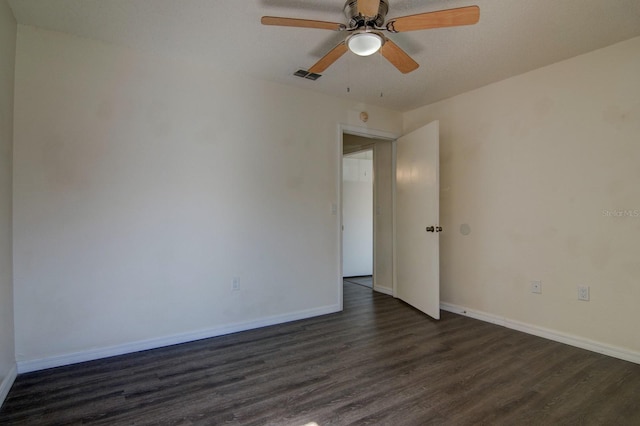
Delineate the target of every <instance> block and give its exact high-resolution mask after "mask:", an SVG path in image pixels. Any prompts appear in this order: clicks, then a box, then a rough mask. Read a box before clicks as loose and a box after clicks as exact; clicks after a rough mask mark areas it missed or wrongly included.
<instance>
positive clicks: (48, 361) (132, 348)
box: [18, 305, 341, 374]
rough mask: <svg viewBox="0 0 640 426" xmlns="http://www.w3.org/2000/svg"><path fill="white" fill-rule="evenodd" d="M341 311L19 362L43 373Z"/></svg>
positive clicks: (333, 308)
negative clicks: (77, 364) (57, 368)
mask: <svg viewBox="0 0 640 426" xmlns="http://www.w3.org/2000/svg"><path fill="white" fill-rule="evenodd" d="M340 311H341V309H340V306H338V305H331V306H324V307H321V308H314V309H308V310H304V311H298V312H292V313H290V314H285V315H276V316H272V317H267V318H263V319H260V320H255V321H248V322H242V323H236V324H230V325H225V326H221V327H215V328H211V329H207V330H200V331H194V332H188V333H182V334H176V335H173V336H166V337H159V338H156V339H148V340H141V341H137V342H131V343H125V344H122V345H116V346H109V347H104V348H97V349H89V350H86V351H81V352H73V353H68V354H64V355H55V356H51V357H47V358H41V359H33V360H26V361H18V372H19V373H20V374H22V373H28V372H31V371H38V370H44V369H46V368H53V367H60V366H63V365H69V364H75V363H78V362H85V361H93V360H96V359H100V358H107V357H111V356H117V355H124V354H128V353H132V352H138V351H145V350H149V349H156V348H160V347H163V346H171V345H177V344H180V343H187V342H192V341H195V340H200V339H207V338H210V337H217V336H223V335H225V334H231V333H237V332H240V331H247V330H251V329H255V328H261V327H267V326H270V325H275V324H282V323H286V322H290V321H297V320H301V319H305V318H311V317H316V316H319V315H327V314H332V313H335V312H340Z"/></svg>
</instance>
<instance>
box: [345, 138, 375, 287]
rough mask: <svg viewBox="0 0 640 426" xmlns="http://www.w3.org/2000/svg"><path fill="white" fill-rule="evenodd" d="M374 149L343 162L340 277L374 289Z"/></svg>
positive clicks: (353, 154) (352, 154) (346, 158)
mask: <svg viewBox="0 0 640 426" xmlns="http://www.w3.org/2000/svg"><path fill="white" fill-rule="evenodd" d="M373 185H374V183H373V146H372V145H371V147H369V148H366V149H364V150H359V151H356V152H353V153H348V154H344V156H343V159H342V227H343V228H342V275H343V279H345V280H347V281H349V282H352V283H354V284H359V285H364V286H366V287H369V288H373V209H374V204H373Z"/></svg>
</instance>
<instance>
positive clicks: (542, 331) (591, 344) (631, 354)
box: [440, 302, 640, 364]
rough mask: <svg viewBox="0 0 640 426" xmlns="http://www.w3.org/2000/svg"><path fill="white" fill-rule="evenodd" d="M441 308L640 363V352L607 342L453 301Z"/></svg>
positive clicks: (442, 305)
mask: <svg viewBox="0 0 640 426" xmlns="http://www.w3.org/2000/svg"><path fill="white" fill-rule="evenodd" d="M440 309H442V310H443V311H448V312H453V313H454V314H459V315H465V316H468V317H470V318H475V319H478V320H480V321H485V322H490V323H492V324H497V325H501V326H503V327H507V328H510V329H512V330H517V331H521V332H523V333H527V334H532V335H534V336H538V337H543V338H545V339H549V340H553V341H556V342H560V343H564V344H567V345H571V346H575V347H577V348H581V349H586V350H588V351H592V352H597V353H599V354H603V355H608V356H611V357H614V358H618V359H622V360H625V361H629V362H634V363H636V364H640V352H635V351H632V350H629V349H625V348H621V347H618V346H613V345H609V344H607V343H602V342H596V341H594V340H590V339H586V338H584V337H580V336H576V335H573V334H568V333H563V332H561V331H557V330H552V329H549V328H544V327H540V326H537V325H533V324H527V323H524V322H520V321H516V320H512V319H509V318H505V317H501V316H498V315H494V314H490V313H487V312H482V311H476V310H473V309H468V308H465V307H462V306H458V305H454V304H451V303H444V302H443V303H440Z"/></svg>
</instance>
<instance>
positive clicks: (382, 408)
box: [0, 283, 640, 426]
mask: <svg viewBox="0 0 640 426" xmlns="http://www.w3.org/2000/svg"><path fill="white" fill-rule="evenodd" d="M344 304H345V310H344V312H342V313H338V314H332V315H325V316H322V317H317V318H312V319H308V320H303V321H297V322H292V323H288V324H283V325H278V326H273V327H267V328H262V329H259V330H252V331H248V332H244V333H237V334H232V335H228V336H223V337H218V338H213V339H206V340H201V341H198V342H193V343H187V344H183V345H177V346H171V347H167V348H161V349H156V350H152V351H145V352H138V353H135V354H129V355H124V356H119V357H113V358H108V359H104V360H98V361H92V362H87V363H83V364H76V365H73V366H68V367H60V368H55V369H50V370H45V371H40V372H35V373H29V374H22V375H20V376H19V377H18V378H17V380H16V382H15V384H14V386H13V388H12V389H11V391H10V393H9V395H8V397H7V400H6V401H5V404H4V405H3V407H2V409H0V424H2V425H5V424H28V425H39V424H51V425H53V424H55V425H62V424H81V423H91V424H98V425H119V424H142V425H144V424H181V425H182V424H184V425H191V424H203V425H221V424H240V425H265V424H269V425H296V426H302V425H307V424H313V422H315V424H317V425H319V426H326V425H348V424H375V425H427V424H447V425H477V424H497V425H578V424H580V425H583V424H584V425H592V424H593V425H640V365H636V364H633V363H629V362H625V361H621V360H617V359H614V358H610V357H607V356H604V355H599V354H595V353H591V352H588V351H585V350H581V349H577V348H573V347H570V346H566V345H563V344H560V343H556V342H551V341H548V340H545V339H541V338H538V337H534V336H530V335H527V334H523V333H519V332H516V331H513V330H509V329H506V328H503V327H499V326H495V325H492V324H488V323H484V322H481V321H477V320H473V319H470V318H467V317H462V316H458V315H454V314H451V313H448V312H443V314H442V319H441V320H440V321H434V320H431V319H429V318H428V317H427V316H425V315H423V314H422V313H420V312H418V311H416V310H415V309H413V308H411V307H409V306H408V305H406V304H404V303H402V302H400V301H398V300H395V299H393V298H392V297H390V296H386V295H382V294H378V293H374V292H372V291H371V290H370V289H367V288H365V287H362V286H359V285H354V284H349V283H345V286H344Z"/></svg>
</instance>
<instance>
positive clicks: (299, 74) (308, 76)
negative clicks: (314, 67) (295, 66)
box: [293, 70, 322, 80]
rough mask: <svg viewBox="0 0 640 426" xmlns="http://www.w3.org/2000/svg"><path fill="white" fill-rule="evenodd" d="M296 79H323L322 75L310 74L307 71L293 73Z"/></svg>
mask: <svg viewBox="0 0 640 426" xmlns="http://www.w3.org/2000/svg"><path fill="white" fill-rule="evenodd" d="M293 75H295V76H296V77H301V78H306V79H307V80H317V79H319V78H320V77H322V75H321V74H316V73H314V72H309V71H305V70H298V71H296V72H294V73H293Z"/></svg>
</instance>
